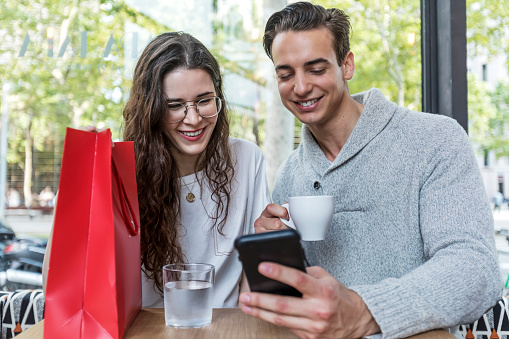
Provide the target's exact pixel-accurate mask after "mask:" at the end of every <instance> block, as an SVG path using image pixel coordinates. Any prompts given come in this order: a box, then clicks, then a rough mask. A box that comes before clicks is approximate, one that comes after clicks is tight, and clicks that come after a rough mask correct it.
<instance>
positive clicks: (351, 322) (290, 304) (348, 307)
mask: <svg viewBox="0 0 509 339" xmlns="http://www.w3.org/2000/svg"><path fill="white" fill-rule="evenodd" d="M258 270H259V271H260V273H261V274H263V275H265V276H267V277H269V278H272V279H274V280H278V281H281V282H283V283H285V284H288V285H290V286H293V287H295V288H296V289H298V290H299V291H300V292H301V293H302V298H295V297H288V296H279V295H274V294H266V293H255V292H251V293H242V294H241V295H240V302H241V307H242V311H243V312H244V313H246V314H250V315H252V316H255V317H257V318H260V319H263V320H266V321H268V322H271V323H273V324H275V325H278V326H284V327H287V328H288V329H289V330H290V331H292V332H293V333H295V334H296V335H298V336H299V337H300V338H349V339H350V338H361V337H363V336H366V335H370V334H375V333H379V332H380V327H379V326H378V324H377V323H376V321H375V319H374V318H373V316H372V315H371V313H370V312H369V310H368V308H367V306H366V304H365V303H364V301H363V300H362V299H361V297H360V296H359V295H358V294H357V293H355V292H354V291H352V290H349V289H348V288H346V287H345V286H344V285H343V284H341V283H340V282H339V281H337V280H336V279H335V278H334V277H333V276H331V275H330V274H329V273H327V272H326V271H325V270H324V269H322V268H321V267H317V266H314V267H308V268H307V273H304V272H302V271H299V270H296V269H293V268H289V267H286V266H282V265H279V264H275V263H268V262H264V263H261V264H260V266H259V267H258Z"/></svg>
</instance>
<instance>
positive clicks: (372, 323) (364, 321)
mask: <svg viewBox="0 0 509 339" xmlns="http://www.w3.org/2000/svg"><path fill="white" fill-rule="evenodd" d="M352 292H353V293H355V294H356V295H357V298H356V299H357V301H358V305H357V307H356V308H357V309H358V310H359V314H358V316H359V318H358V319H359V320H358V322H357V329H356V332H355V334H356V335H355V338H362V337H366V336H370V335H373V334H378V333H380V332H381V330H380V326H379V325H378V323H377V322H376V320H375V318H374V317H373V315H372V314H371V311H370V310H369V309H368V306H366V303H364V300H362V298H361V296H360V295H358V294H357V293H356V292H355V291H352Z"/></svg>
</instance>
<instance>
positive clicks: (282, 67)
mask: <svg viewBox="0 0 509 339" xmlns="http://www.w3.org/2000/svg"><path fill="white" fill-rule="evenodd" d="M281 69H292V67H291V66H290V65H277V66H276V72H277V71H279V70H281Z"/></svg>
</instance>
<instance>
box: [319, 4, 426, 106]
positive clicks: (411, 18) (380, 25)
mask: <svg viewBox="0 0 509 339" xmlns="http://www.w3.org/2000/svg"><path fill="white" fill-rule="evenodd" d="M313 3H315V4H319V5H322V6H324V7H325V8H331V7H335V8H338V9H341V10H344V11H345V13H346V14H347V15H348V16H350V22H351V25H352V30H351V38H350V49H351V50H352V52H353V53H354V55H355V74H354V78H353V80H352V81H350V84H349V87H350V91H351V92H352V93H356V92H360V91H365V90H368V89H370V88H372V87H377V88H380V89H381V90H382V91H383V93H384V94H385V95H387V96H389V97H390V99H391V100H393V101H394V102H396V103H398V104H399V105H401V106H406V107H409V108H411V109H417V110H419V109H420V108H421V86H420V85H421V66H420V65H421V52H420V1H419V0H411V1H408V0H390V1H389V0H348V1H339V0H321V1H313Z"/></svg>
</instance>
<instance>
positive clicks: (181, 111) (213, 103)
mask: <svg viewBox="0 0 509 339" xmlns="http://www.w3.org/2000/svg"><path fill="white" fill-rule="evenodd" d="M191 106H192V107H194V109H195V110H196V113H198V114H199V115H200V116H201V117H203V118H211V117H214V116H216V115H217V114H218V113H219V111H221V108H222V101H221V99H220V98H219V97H209V98H203V99H200V100H198V101H195V103H194V104H187V103H184V102H169V103H168V115H167V117H168V119H167V120H168V122H170V123H174V122H180V121H182V120H184V118H185V117H186V115H187V113H188V112H189V108H190V107H191Z"/></svg>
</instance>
